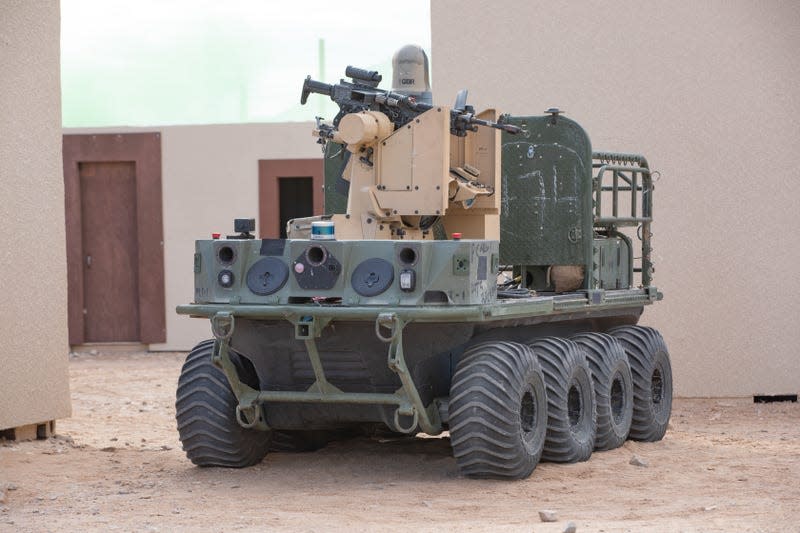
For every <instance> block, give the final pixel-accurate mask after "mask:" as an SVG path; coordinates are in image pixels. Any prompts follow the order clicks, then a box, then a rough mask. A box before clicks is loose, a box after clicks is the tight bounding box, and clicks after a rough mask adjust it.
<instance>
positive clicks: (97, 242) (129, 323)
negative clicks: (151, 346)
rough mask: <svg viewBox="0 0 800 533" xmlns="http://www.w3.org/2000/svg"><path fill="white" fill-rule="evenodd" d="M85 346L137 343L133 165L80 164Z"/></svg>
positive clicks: (137, 271) (134, 184)
mask: <svg viewBox="0 0 800 533" xmlns="http://www.w3.org/2000/svg"><path fill="white" fill-rule="evenodd" d="M78 168H79V175H80V181H81V233H82V234H81V237H82V239H81V240H82V241H83V254H82V256H83V259H84V260H83V308H84V312H83V315H84V317H83V318H84V321H83V325H84V342H120V341H131V342H138V341H139V339H140V336H139V246H138V240H137V229H136V168H135V165H134V163H133V162H131V161H124V162H113V163H80V164H79V165H78Z"/></svg>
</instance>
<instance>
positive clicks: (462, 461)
mask: <svg viewBox="0 0 800 533" xmlns="http://www.w3.org/2000/svg"><path fill="white" fill-rule="evenodd" d="M448 412H449V426H450V444H451V445H452V447H453V455H455V458H456V462H457V463H458V467H459V469H460V470H461V473H462V474H464V475H466V476H468V477H472V478H501V479H524V478H526V477H528V476H530V474H531V472H533V469H534V468H536V465H537V464H538V463H539V458H540V457H541V455H542V448H543V446H544V438H545V431H546V428H547V398H546V395H545V387H544V377H543V376H542V370H541V368H540V367H539V363H538V362H537V361H536V356H534V354H533V352H532V351H531V349H530V348H529V347H528V346H525V345H523V344H519V343H515V342H485V343H480V344H476V345H474V346H471V347H469V348H468V349H467V350H465V351H464V354H463V356H462V358H461V360H460V361H459V363H458V366H457V368H456V372H455V374H454V375H453V381H452V385H451V387H450V402H449V405H448Z"/></svg>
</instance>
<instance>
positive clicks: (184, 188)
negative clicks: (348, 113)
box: [64, 123, 322, 350]
mask: <svg viewBox="0 0 800 533" xmlns="http://www.w3.org/2000/svg"><path fill="white" fill-rule="evenodd" d="M312 129H313V124H312V123H284V124H230V125H228V124H225V125H207V126H163V127H153V128H123V127H120V128H94V129H86V128H68V129H65V130H64V133H65V134H68V133H110V132H113V133H124V132H136V131H160V132H161V139H162V144H161V166H162V178H161V179H162V195H163V203H164V220H163V221H164V281H165V285H166V289H165V301H166V308H167V310H166V311H167V342H166V343H163V344H153V345H151V346H150V349H151V350H188V349H191V348H192V347H193V346H194V345H195V344H196V343H197V342H199V341H200V340H203V339H207V338H209V337H210V336H211V330H210V328H209V324H208V321H207V320H200V319H193V318H187V317H185V316H179V315H177V314H176V313H175V306H177V305H178V304H181V303H188V302H190V301H191V300H192V298H193V296H194V273H193V258H194V241H195V239H208V238H210V237H211V233H212V232H220V233H223V234H224V233H233V219H234V218H250V217H252V218H256V221H258V160H259V159H304V158H321V157H322V154H321V152H320V149H319V145H318V144H316V143H315V142H314V139H313V137H312V136H311V130H312ZM256 223H257V222H256ZM256 227H257V226H256Z"/></svg>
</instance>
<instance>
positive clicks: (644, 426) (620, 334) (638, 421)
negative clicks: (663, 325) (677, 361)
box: [609, 326, 672, 442]
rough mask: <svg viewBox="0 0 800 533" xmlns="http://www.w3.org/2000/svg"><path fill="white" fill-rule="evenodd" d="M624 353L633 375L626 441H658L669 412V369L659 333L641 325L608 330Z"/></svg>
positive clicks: (670, 405) (665, 346) (664, 347)
mask: <svg viewBox="0 0 800 533" xmlns="http://www.w3.org/2000/svg"><path fill="white" fill-rule="evenodd" d="M609 333H610V334H611V335H613V336H614V337H616V338H617V340H619V341H620V344H622V347H623V348H624V349H625V352H626V353H627V354H628V361H629V362H630V364H631V374H632V376H633V420H632V422H631V431H630V434H629V435H628V438H630V439H632V440H639V441H645V442H653V441H657V440H661V439H662V438H663V437H664V433H666V431H667V425H668V424H669V417H670V414H671V413H672V366H671V365H670V361H669V352H668V351H667V345H666V344H665V343H664V339H663V338H662V337H661V334H660V333H659V332H658V331H657V330H655V329H653V328H648V327H644V326H622V327H619V328H615V329H613V330H611V331H609Z"/></svg>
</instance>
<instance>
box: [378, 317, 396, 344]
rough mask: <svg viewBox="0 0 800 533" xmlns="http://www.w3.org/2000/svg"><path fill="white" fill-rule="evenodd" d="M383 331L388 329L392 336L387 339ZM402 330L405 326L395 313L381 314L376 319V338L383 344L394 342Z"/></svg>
mask: <svg viewBox="0 0 800 533" xmlns="http://www.w3.org/2000/svg"><path fill="white" fill-rule="evenodd" d="M382 329H388V330H389V331H390V332H391V335H389V336H388V337H385V336H384V335H383V333H382V332H381V330H382ZM402 329H403V326H402V324H401V323H400V320H399V319H398V318H397V315H396V314H394V313H381V314H379V315H378V318H376V319H375V336H376V337H378V339H379V340H381V341H383V342H392V341H393V340H394V339H395V338H396V337H397V335H398V334H399V333H400V331H402Z"/></svg>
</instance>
